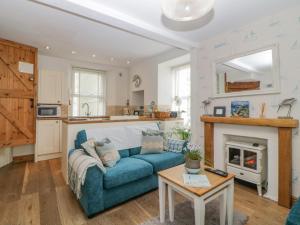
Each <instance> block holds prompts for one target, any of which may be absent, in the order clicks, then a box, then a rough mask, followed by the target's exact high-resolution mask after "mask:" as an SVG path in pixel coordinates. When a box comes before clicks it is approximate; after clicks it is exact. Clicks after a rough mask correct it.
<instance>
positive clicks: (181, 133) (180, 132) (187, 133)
mask: <svg viewBox="0 0 300 225" xmlns="http://www.w3.org/2000/svg"><path fill="white" fill-rule="evenodd" d="M174 133H175V135H176V136H177V137H178V138H179V139H180V140H184V141H190V139H191V136H192V133H191V130H190V129H188V128H184V127H183V128H181V127H177V128H175V130H174Z"/></svg>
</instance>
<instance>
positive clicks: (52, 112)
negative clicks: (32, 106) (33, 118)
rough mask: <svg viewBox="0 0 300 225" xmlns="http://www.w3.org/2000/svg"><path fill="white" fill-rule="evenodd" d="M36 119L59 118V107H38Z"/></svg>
mask: <svg viewBox="0 0 300 225" xmlns="http://www.w3.org/2000/svg"><path fill="white" fill-rule="evenodd" d="M37 116H38V117H61V108H60V105H38V106H37Z"/></svg>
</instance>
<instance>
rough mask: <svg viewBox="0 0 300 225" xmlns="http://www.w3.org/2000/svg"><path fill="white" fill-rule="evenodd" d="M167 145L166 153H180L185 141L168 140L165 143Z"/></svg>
mask: <svg viewBox="0 0 300 225" xmlns="http://www.w3.org/2000/svg"><path fill="white" fill-rule="evenodd" d="M167 145H168V149H167V151H169V152H177V153H181V152H182V150H183V148H184V146H185V145H186V141H184V140H176V139H171V138H169V139H168V141H167Z"/></svg>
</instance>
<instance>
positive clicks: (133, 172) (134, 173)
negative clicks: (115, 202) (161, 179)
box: [103, 157, 153, 189]
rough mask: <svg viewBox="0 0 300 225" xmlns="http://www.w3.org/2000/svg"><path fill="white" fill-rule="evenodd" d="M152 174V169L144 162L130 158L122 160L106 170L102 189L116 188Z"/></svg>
mask: <svg viewBox="0 0 300 225" xmlns="http://www.w3.org/2000/svg"><path fill="white" fill-rule="evenodd" d="M152 174H153V167H152V166H151V164H149V163H147V162H146V161H144V160H140V159H134V158H130V157H127V158H122V159H121V160H120V161H119V162H118V163H117V165H115V166H114V167H112V168H107V171H106V173H105V174H104V178H103V183H104V188H105V189H110V188H113V187H117V186H120V185H123V184H127V183H130V182H132V181H136V180H139V179H141V178H143V177H147V176H151V175H152Z"/></svg>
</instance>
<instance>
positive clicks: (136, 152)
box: [129, 147, 142, 156]
mask: <svg viewBox="0 0 300 225" xmlns="http://www.w3.org/2000/svg"><path fill="white" fill-rule="evenodd" d="M141 149H142V147H136V148H131V149H129V155H130V156H133V155H139V154H140V153H141Z"/></svg>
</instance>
